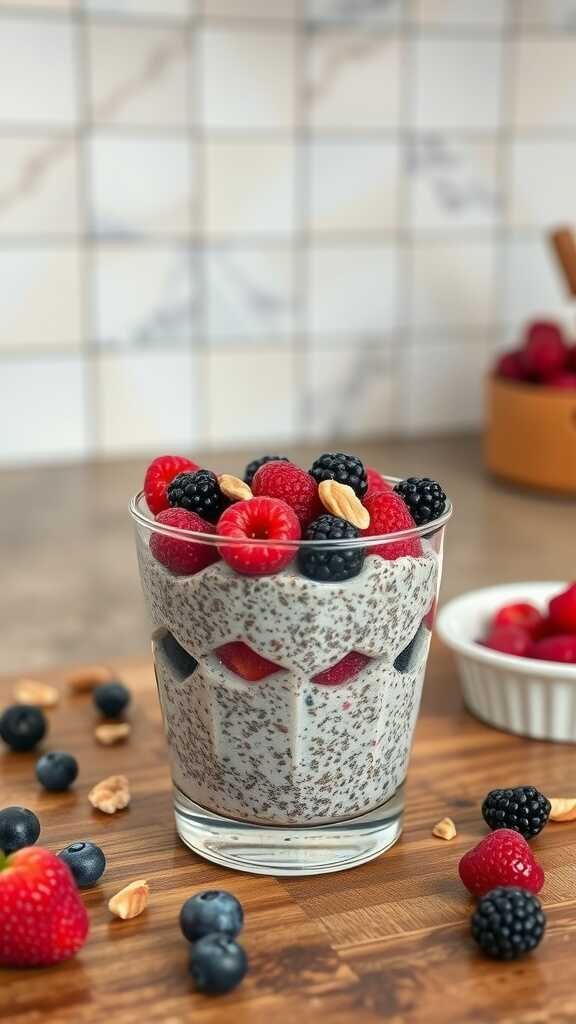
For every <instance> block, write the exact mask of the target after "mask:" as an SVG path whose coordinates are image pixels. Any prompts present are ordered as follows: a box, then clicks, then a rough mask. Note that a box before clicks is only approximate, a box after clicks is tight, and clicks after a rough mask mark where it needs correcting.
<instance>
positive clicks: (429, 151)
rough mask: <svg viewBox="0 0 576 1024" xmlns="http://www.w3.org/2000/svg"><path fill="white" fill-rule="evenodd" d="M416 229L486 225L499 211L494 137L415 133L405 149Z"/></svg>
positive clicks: (500, 197)
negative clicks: (461, 136) (469, 137)
mask: <svg viewBox="0 0 576 1024" xmlns="http://www.w3.org/2000/svg"><path fill="white" fill-rule="evenodd" d="M404 156H405V160H404V167H403V170H404V172H405V174H406V180H407V184H408V192H409V220H410V223H411V225H412V227H413V228H415V229H418V230H422V229H435V230H449V229H452V228H454V229H456V230H458V229H460V228H464V227H466V228H484V227H486V228H487V227H491V226H492V225H494V224H495V223H496V221H497V220H498V218H499V217H500V214H501V209H502V196H501V193H500V187H499V176H498V156H499V150H498V145H497V143H496V140H495V139H486V140H484V139H483V140H478V139H468V138H466V139H463V138H458V137H454V136H453V135H451V134H450V133H446V132H432V131H430V132H421V133H420V134H418V135H413V136H411V137H410V138H409V139H408V141H407V143H406V147H405V150H404Z"/></svg>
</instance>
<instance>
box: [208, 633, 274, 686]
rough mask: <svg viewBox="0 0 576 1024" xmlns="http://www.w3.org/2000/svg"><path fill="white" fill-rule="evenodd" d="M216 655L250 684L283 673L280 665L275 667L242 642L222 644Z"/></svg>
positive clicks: (215, 652)
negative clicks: (276, 673)
mask: <svg viewBox="0 0 576 1024" xmlns="http://www.w3.org/2000/svg"><path fill="white" fill-rule="evenodd" d="M214 654H215V655H216V657H217V658H219V659H220V661H221V662H222V664H223V665H225V666H226V668H227V669H230V671H231V672H235V673H236V675H238V676H241V677H242V679H245V680H246V682H248V683H258V682H260V680H261V679H266V677H267V676H272V675H274V673H275V672H281V671H282V667H281V666H280V665H275V664H274V662H273V661H268V659H267V658H263V657H262V655H261V654H257V653H256V651H253V650H252V648H251V647H248V645H247V644H245V643H243V642H242V641H241V640H234V641H233V642H232V643H230V644H222V647H217V648H216V650H215V651H214Z"/></svg>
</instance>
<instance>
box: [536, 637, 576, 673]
mask: <svg viewBox="0 0 576 1024" xmlns="http://www.w3.org/2000/svg"><path fill="white" fill-rule="evenodd" d="M528 655H529V657H530V658H537V659H538V660H539V661H560V662H563V663H564V664H565V665H576V634H574V633H560V634H558V635H557V636H545V637H543V638H542V640H535V641H534V643H533V644H532V645H531V647H530V649H529V651H528Z"/></svg>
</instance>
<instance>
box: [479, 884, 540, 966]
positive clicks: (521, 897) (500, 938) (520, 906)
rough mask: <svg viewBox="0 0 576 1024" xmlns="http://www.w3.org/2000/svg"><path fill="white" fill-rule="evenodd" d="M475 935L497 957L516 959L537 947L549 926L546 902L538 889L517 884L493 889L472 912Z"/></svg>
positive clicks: (487, 951)
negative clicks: (530, 888) (534, 890)
mask: <svg viewBox="0 0 576 1024" xmlns="http://www.w3.org/2000/svg"><path fill="white" fill-rule="evenodd" d="M471 925H472V938H473V939H474V940H475V941H476V942H477V943H478V945H479V946H480V949H482V950H483V951H484V952H485V953H487V954H488V956H492V957H494V958H495V959H496V960H516V958H517V957H519V956H523V955H524V953H530V952H531V951H532V950H533V949H535V948H536V946H537V945H538V943H539V942H540V940H541V939H542V936H543V935H544V930H545V928H546V917H545V915H544V911H543V910H542V904H541V903H540V900H539V899H538V897H537V896H535V895H534V893H531V892H528V890H527V889H519V888H516V887H515V886H513V885H501V886H499V887H498V888H497V889H492V890H491V891H490V892H488V893H486V895H485V896H483V897H482V899H481V900H480V902H479V904H478V906H477V908H476V910H475V912H474V913H473V915H472V921H471Z"/></svg>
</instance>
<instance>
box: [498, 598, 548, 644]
mask: <svg viewBox="0 0 576 1024" xmlns="http://www.w3.org/2000/svg"><path fill="white" fill-rule="evenodd" d="M543 623H544V616H543V615H542V612H540V611H538V609H537V608H536V607H535V605H533V604H530V603H529V602H528V601H517V602H516V604H505V605H503V607H502V608H500V609H499V610H498V611H497V612H496V614H495V616H494V618H493V619H492V624H491V629H495V628H497V627H498V626H520V627H521V628H522V629H526V630H528V632H529V633H530V635H531V636H536V635H538V634H539V633H540V631H541V630H542V627H543Z"/></svg>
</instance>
